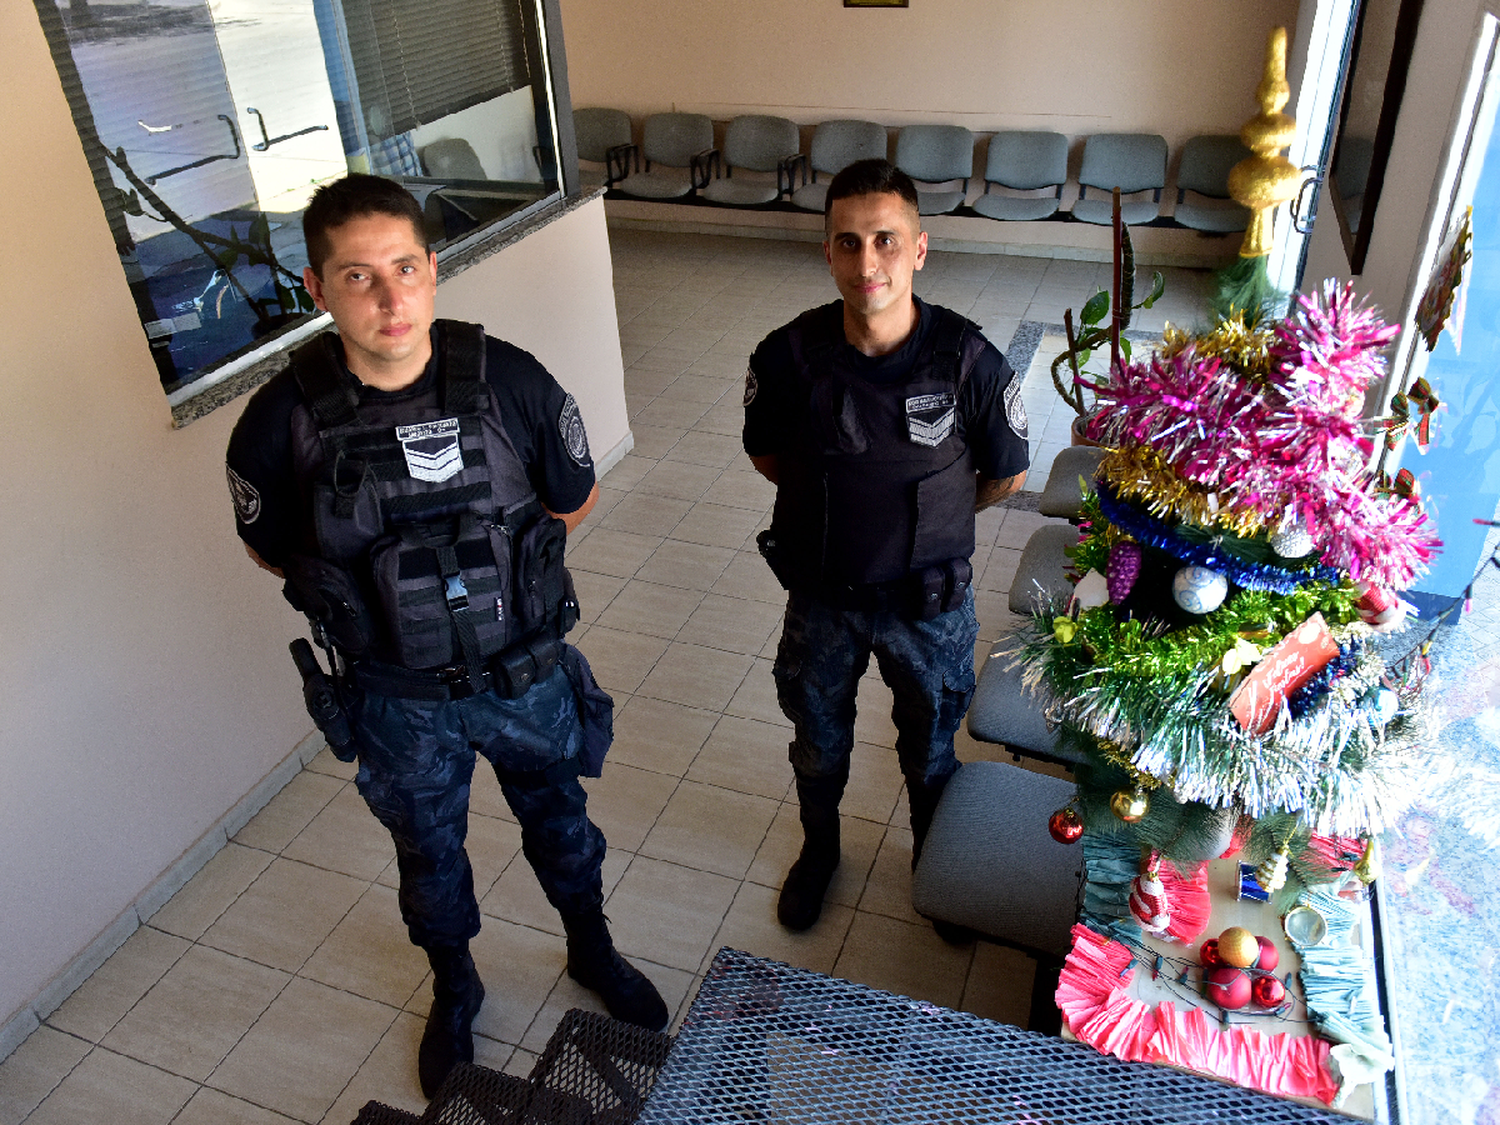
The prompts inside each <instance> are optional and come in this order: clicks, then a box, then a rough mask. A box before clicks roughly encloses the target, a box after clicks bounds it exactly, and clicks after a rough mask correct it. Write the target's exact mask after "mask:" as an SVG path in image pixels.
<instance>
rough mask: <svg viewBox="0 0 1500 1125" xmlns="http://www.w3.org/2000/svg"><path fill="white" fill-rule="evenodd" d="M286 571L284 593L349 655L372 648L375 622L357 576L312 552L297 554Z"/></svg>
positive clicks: (283, 569) (352, 655)
mask: <svg viewBox="0 0 1500 1125" xmlns="http://www.w3.org/2000/svg"><path fill="white" fill-rule="evenodd" d="M282 573H283V574H285V575H286V586H285V587H284V588H283V589H282V594H283V596H284V597H285V598H286V600H287V601H289V602H290V603H291V604H292V608H293V609H296V610H299V611H301V612H302V613H305V614H307V616H308V617H310V618H312V619H313V620H314V621H316V622H317V623H318V624H319V625H321V626H323V628H324V630H326V631H327V633H328V637H329V639H330V640H332V641H333V643H334V644H335V645H337V646H338V648H339V650H340V651H341V652H343V653H344V654H345V655H347V656H350V657H355V658H358V657H360V656H363V655H364V654H365V653H366V652H367V651H369V648H370V645H371V643H372V642H373V641H374V640H375V622H374V620H373V619H372V618H371V616H370V610H369V607H368V606H366V605H365V600H364V597H363V596H362V595H361V594H360V592H359V587H358V586H357V585H356V584H355V581H354V576H353V575H351V574H350V573H349V572H348V571H346V570H344V569H343V568H342V567H339V566H335V565H334V564H333V563H331V562H328V561H327V560H325V559H320V558H314V557H312V556H310V555H293V556H292V557H291V558H290V559H288V560H287V562H286V565H285V566H284V567H283V568H282Z"/></svg>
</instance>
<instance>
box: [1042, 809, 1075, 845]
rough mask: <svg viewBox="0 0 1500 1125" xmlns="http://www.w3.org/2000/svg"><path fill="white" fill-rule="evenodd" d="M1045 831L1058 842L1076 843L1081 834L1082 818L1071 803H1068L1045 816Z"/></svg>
mask: <svg viewBox="0 0 1500 1125" xmlns="http://www.w3.org/2000/svg"><path fill="white" fill-rule="evenodd" d="M1047 831H1048V832H1050V833H1052V838H1053V839H1054V840H1056V841H1057V842H1058V843H1059V844H1076V843H1077V842H1078V838H1079V837H1080V836H1082V835H1083V818H1082V817H1081V816H1079V815H1078V811H1077V810H1076V809H1074V808H1073V806H1072V805H1068V806H1066V807H1064V808H1060V809H1058V810H1057V811H1056V812H1055V813H1053V814H1052V815H1051V816H1050V817H1048V818H1047Z"/></svg>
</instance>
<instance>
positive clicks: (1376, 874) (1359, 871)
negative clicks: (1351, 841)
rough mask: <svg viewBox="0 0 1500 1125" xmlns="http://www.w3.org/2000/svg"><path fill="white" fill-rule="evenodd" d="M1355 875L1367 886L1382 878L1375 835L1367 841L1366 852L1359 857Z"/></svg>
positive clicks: (1355, 866)
mask: <svg viewBox="0 0 1500 1125" xmlns="http://www.w3.org/2000/svg"><path fill="white" fill-rule="evenodd" d="M1353 870H1354V877H1355V878H1356V879H1358V880H1359V881H1360V882H1361V883H1363V884H1364V885H1365V886H1367V887H1368V886H1369V885H1370V884H1371V883H1373V882H1374V881H1375V880H1376V879H1378V878H1380V860H1379V859H1378V858H1377V857H1376V855H1375V837H1373V836H1371V837H1370V838H1369V839H1368V840H1366V841H1365V854H1364V855H1362V856H1360V857H1359V862H1358V863H1356V864H1355V865H1354V868H1353Z"/></svg>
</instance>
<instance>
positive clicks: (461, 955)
mask: <svg viewBox="0 0 1500 1125" xmlns="http://www.w3.org/2000/svg"><path fill="white" fill-rule="evenodd" d="M427 960H428V963H429V964H431V965H432V1010H431V1011H430V1012H429V1013H428V1015H427V1030H426V1031H424V1032H423V1033H422V1046H421V1047H420V1048H418V1050H417V1078H418V1079H419V1080H420V1081H421V1084H422V1096H423V1097H425V1098H428V1099H431V1098H432V1096H433V1095H434V1094H436V1093H437V1092H438V1087H440V1086H441V1085H442V1084H443V1079H445V1078H447V1077H448V1072H449V1071H450V1070H452V1069H453V1068H454V1066H455V1065H457V1064H458V1063H461V1062H473V1061H474V1033H473V1030H472V1029H473V1026H474V1017H475V1016H477V1015H478V1014H479V1007H480V1005H481V1004H483V1003H484V984H483V983H482V982H481V981H480V979H479V971H478V970H477V969H475V968H474V958H472V957H470V956H469V947H468V945H467V944H464V945H458V946H445V945H435V946H433V947H431V948H430V949H428V950H427Z"/></svg>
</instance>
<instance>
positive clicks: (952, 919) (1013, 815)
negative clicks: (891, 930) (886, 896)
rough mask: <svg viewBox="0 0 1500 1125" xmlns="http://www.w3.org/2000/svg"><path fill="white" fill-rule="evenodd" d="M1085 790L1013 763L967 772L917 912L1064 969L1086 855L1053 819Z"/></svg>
mask: <svg viewBox="0 0 1500 1125" xmlns="http://www.w3.org/2000/svg"><path fill="white" fill-rule="evenodd" d="M1075 793H1076V789H1075V788H1074V786H1073V783H1072V782H1070V781H1063V780H1062V779H1060V778H1056V777H1050V776H1048V775H1046V774H1041V773H1034V772H1032V771H1030V770H1025V769H1022V768H1021V767H1020V766H1013V765H1011V764H1010V763H1008V762H968V763H966V764H965V765H963V766H962V767H960V768H959V771H958V772H957V773H955V774H954V775H953V776H952V778H950V779H949V781H948V784H947V786H946V788H944V790H943V796H942V799H941V800H940V801H939V802H938V807H937V811H936V812H935V813H934V814H933V817H932V828H931V829H930V830H929V831H928V833H927V840H926V843H924V844H923V846H922V858H921V860H920V861H919V862H918V863H917V866H916V870H915V871H914V872H913V873H912V882H911V904H912V909H914V910H915V911H916V912H917V913H918V914H921V915H923V916H924V917H927V918H932V919H934V920H936V921H938V922H942V923H946V924H948V925H949V926H959V927H964V928H966V929H968V930H972V931H976V932H978V933H981V934H985V935H988V936H990V937H993V938H997V939H999V940H1000V941H1002V942H1005V943H1006V944H1008V945H1014V946H1019V947H1020V948H1022V949H1024V950H1026V951H1027V952H1029V953H1032V954H1033V956H1036V955H1040V957H1039V960H1041V961H1044V962H1050V963H1051V964H1052V965H1053V968H1054V970H1055V965H1056V962H1058V961H1061V959H1062V958H1064V957H1065V956H1067V953H1068V950H1069V949H1070V948H1071V945H1072V930H1073V923H1074V921H1075V920H1076V919H1077V917H1078V900H1079V896H1080V893H1081V891H1082V889H1083V849H1082V848H1080V847H1076V846H1072V845H1068V844H1059V843H1058V842H1057V841H1056V840H1054V839H1053V838H1052V835H1051V833H1050V832H1049V831H1048V830H1047V820H1048V817H1049V816H1050V814H1051V813H1052V812H1054V811H1055V810H1056V809H1058V808H1060V807H1062V806H1064V805H1066V804H1067V803H1068V802H1069V801H1071V800H1073V797H1074V795H1075ZM939 932H940V933H941V932H942V930H939ZM1040 979H1041V977H1040V974H1039V982H1038V983H1039V986H1040Z"/></svg>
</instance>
